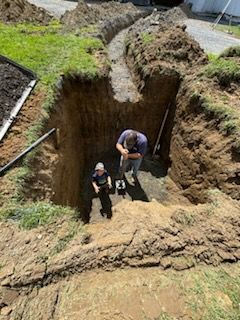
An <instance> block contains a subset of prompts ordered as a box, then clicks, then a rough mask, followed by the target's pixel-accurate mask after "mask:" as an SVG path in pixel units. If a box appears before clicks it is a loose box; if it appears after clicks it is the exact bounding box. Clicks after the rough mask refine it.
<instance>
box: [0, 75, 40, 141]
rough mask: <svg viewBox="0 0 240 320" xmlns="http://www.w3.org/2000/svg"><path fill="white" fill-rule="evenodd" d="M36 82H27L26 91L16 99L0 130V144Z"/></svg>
mask: <svg viewBox="0 0 240 320" xmlns="http://www.w3.org/2000/svg"><path fill="white" fill-rule="evenodd" d="M36 82H37V80H32V81H31V82H29V84H28V86H27V87H26V89H25V90H24V92H23V94H22V96H21V98H19V99H18V101H17V103H16V105H15V107H14V108H13V109H12V111H11V113H10V116H9V118H8V119H7V121H5V122H4V124H3V125H2V127H1V128H0V142H1V141H2V139H3V137H4V136H5V134H6V133H7V131H8V129H9V127H10V126H11V124H12V123H13V121H14V120H15V118H16V116H17V114H18V112H19V111H20V109H21V108H22V106H23V104H24V102H25V101H26V99H27V97H28V95H29V94H30V92H31V91H32V89H33V87H34V86H35V84H36Z"/></svg>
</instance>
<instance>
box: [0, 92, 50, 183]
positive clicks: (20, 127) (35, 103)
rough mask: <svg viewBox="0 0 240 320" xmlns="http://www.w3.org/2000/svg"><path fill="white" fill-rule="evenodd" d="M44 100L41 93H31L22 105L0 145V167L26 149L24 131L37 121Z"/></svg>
mask: <svg viewBox="0 0 240 320" xmlns="http://www.w3.org/2000/svg"><path fill="white" fill-rule="evenodd" d="M44 98H45V95H44V94H43V93H42V92H39V93H33V94H32V95H31V97H30V98H29V99H28V100H27V102H26V103H25V104H24V105H23V107H22V109H21V110H20V112H19V114H18V117H17V119H16V122H14V124H13V126H12V127H11V128H10V129H9V131H8V133H7V135H6V136H5V138H4V139H3V141H2V142H1V144H0V148H1V153H0V166H3V165H5V164H7V162H8V161H10V160H12V159H13V158H14V157H15V156H17V155H18V154H19V153H20V152H21V151H23V149H24V147H26V143H27V138H26V135H25V134H26V131H27V130H28V129H29V124H33V123H34V122H35V121H36V120H37V119H39V117H40V115H41V109H42V103H43V101H44ZM2 187H3V185H2Z"/></svg>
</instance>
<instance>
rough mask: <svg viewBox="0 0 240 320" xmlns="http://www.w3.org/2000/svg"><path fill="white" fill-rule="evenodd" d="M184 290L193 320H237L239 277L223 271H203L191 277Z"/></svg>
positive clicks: (238, 312) (238, 311) (239, 314)
mask: <svg viewBox="0 0 240 320" xmlns="http://www.w3.org/2000/svg"><path fill="white" fill-rule="evenodd" d="M191 278H192V279H191V281H192V285H191V286H190V287H188V288H187V289H186V294H187V297H188V302H187V303H188V305H189V307H190V309H191V310H192V312H193V318H192V319H193V320H195V319H204V320H239V319H240V277H239V274H238V275H237V276H234V275H230V274H229V273H228V272H226V271H225V270H224V269H222V268H220V269H214V268H210V269H205V271H200V272H196V273H195V274H193V275H192V276H191Z"/></svg>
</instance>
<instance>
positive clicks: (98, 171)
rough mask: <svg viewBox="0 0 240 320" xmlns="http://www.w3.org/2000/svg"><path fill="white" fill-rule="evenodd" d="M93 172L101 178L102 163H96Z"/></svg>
mask: <svg viewBox="0 0 240 320" xmlns="http://www.w3.org/2000/svg"><path fill="white" fill-rule="evenodd" d="M95 171H96V172H97V175H98V176H102V175H103V174H104V171H105V169H104V164H103V163H102V162H98V163H97V164H96V167H95Z"/></svg>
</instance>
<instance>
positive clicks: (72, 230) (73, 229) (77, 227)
mask: <svg viewBox="0 0 240 320" xmlns="http://www.w3.org/2000/svg"><path fill="white" fill-rule="evenodd" d="M78 233H82V234H86V231H85V229H84V227H83V225H82V224H77V223H76V222H75V221H70V223H69V227H68V231H67V233H66V234H65V235H64V236H63V237H62V238H61V239H59V240H58V242H57V244H56V245H55V246H54V247H53V248H52V250H51V252H50V255H55V254H58V253H60V252H61V251H63V250H64V249H65V248H66V246H67V244H68V243H69V242H70V241H71V240H72V239H73V238H74V237H75V236H76V234H78Z"/></svg>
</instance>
